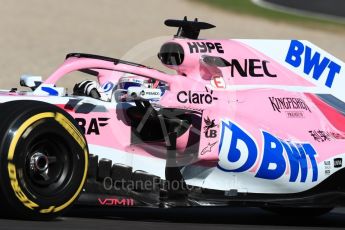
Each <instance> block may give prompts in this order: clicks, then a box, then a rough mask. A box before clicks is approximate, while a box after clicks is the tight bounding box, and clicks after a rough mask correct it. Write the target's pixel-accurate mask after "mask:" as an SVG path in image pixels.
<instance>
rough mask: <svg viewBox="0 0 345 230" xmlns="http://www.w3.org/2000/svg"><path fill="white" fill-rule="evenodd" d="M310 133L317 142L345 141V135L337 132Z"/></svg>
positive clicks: (314, 131)
mask: <svg viewBox="0 0 345 230" xmlns="http://www.w3.org/2000/svg"><path fill="white" fill-rule="evenodd" d="M308 132H309V134H310V135H311V136H312V137H313V138H314V140H315V141H317V142H325V141H331V140H343V139H345V136H344V135H343V134H340V133H336V132H328V131H323V130H309V131H308Z"/></svg>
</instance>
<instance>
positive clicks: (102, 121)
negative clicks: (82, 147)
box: [75, 117, 110, 135]
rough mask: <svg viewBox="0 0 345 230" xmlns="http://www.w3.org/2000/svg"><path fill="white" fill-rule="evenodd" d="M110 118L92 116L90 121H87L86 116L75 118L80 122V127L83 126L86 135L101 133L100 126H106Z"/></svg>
mask: <svg viewBox="0 0 345 230" xmlns="http://www.w3.org/2000/svg"><path fill="white" fill-rule="evenodd" d="M109 119H110V118H107V117H99V118H91V120H90V122H87V120H86V119H85V118H79V117H77V118H75V121H76V122H77V123H78V125H79V127H80V128H81V130H82V132H83V134H85V135H91V134H94V135H99V134H100V127H105V126H107V125H108V122H107V121H108V120H109Z"/></svg>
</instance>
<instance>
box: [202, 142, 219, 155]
mask: <svg viewBox="0 0 345 230" xmlns="http://www.w3.org/2000/svg"><path fill="white" fill-rule="evenodd" d="M217 142H218V141H216V142H213V143H208V145H207V146H206V147H205V148H203V149H202V150H201V152H200V155H205V154H206V153H210V152H212V148H213V147H214V146H215V145H216V144H217Z"/></svg>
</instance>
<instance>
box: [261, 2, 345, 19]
mask: <svg viewBox="0 0 345 230" xmlns="http://www.w3.org/2000/svg"><path fill="white" fill-rule="evenodd" d="M264 1H266V2H270V3H274V4H277V5H281V6H287V7H290V8H293V9H298V10H304V11H309V12H312V13H321V14H325V15H330V16H338V17H344V18H345V1H344V0H264Z"/></svg>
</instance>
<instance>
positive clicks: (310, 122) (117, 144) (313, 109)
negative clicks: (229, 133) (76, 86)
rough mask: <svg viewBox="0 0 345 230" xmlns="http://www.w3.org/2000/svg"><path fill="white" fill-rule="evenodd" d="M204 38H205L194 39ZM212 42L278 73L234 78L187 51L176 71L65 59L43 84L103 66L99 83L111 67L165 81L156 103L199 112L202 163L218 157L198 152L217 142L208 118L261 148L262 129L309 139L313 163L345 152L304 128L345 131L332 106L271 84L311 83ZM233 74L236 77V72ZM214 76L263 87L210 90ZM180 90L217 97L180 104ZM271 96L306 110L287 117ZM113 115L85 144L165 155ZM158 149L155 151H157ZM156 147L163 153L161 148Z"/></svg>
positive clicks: (181, 144) (246, 50) (230, 43)
mask: <svg viewBox="0 0 345 230" xmlns="http://www.w3.org/2000/svg"><path fill="white" fill-rule="evenodd" d="M193 41H194V40H188V39H173V40H172V41H170V42H174V43H178V44H180V45H181V46H182V47H183V49H184V50H185V53H187V52H188V50H189V47H188V45H187V42H193ZM197 41H198V42H203V40H197ZM207 42H211V43H216V42H217V43H221V45H222V47H223V49H224V50H225V52H224V53H217V52H216V50H212V51H211V52H209V53H207V55H210V56H212V55H216V56H220V57H223V58H224V59H227V60H229V59H237V60H239V61H240V62H241V60H242V61H243V60H244V59H249V58H256V59H259V60H266V61H268V62H267V63H266V65H267V66H269V71H270V72H271V73H274V74H277V75H278V77H276V78H272V77H258V78H252V77H241V76H239V75H238V73H235V75H234V76H233V77H231V76H230V72H229V71H230V69H229V68H226V67H225V68H215V67H210V66H207V64H204V63H202V54H200V53H190V54H188V55H185V60H184V62H183V65H181V66H179V67H173V66H168V67H170V68H173V69H175V70H177V73H178V74H177V75H169V74H165V73H163V72H160V71H157V70H154V69H150V68H145V67H140V66H133V65H126V64H121V63H119V64H114V63H112V62H109V61H103V60H95V59H89V58H69V59H67V60H66V61H65V62H64V63H63V65H62V66H61V67H60V68H59V69H58V70H56V71H55V72H54V73H53V74H52V75H51V76H50V77H49V78H48V79H47V80H46V81H45V83H47V84H55V83H56V82H58V80H59V79H60V78H61V77H63V76H64V75H66V74H68V73H69V72H72V71H76V70H79V69H106V70H105V71H103V72H101V74H100V76H99V77H98V81H99V82H100V83H101V84H103V83H106V82H108V81H111V82H117V81H118V76H119V75H116V74H114V72H113V71H119V72H125V73H131V74H135V75H140V76H143V77H147V78H151V79H157V80H159V81H163V82H166V83H168V85H169V90H167V91H166V92H165V94H164V95H163V96H162V98H161V100H160V101H159V105H160V106H162V107H165V108H181V109H189V110H196V111H202V116H203V117H202V120H203V122H202V126H201V133H200V142H199V159H200V160H201V161H209V162H217V161H218V151H219V149H218V145H216V146H215V147H214V148H211V151H210V152H208V153H207V154H201V151H202V150H203V149H204V147H206V146H207V145H208V144H209V143H210V141H211V142H218V143H219V141H220V140H219V135H218V136H217V137H216V138H214V139H213V140H210V139H209V138H206V137H205V135H204V134H203V129H204V127H205V125H206V124H205V122H204V119H206V118H207V117H209V118H211V119H215V121H216V124H217V126H216V127H215V129H216V131H217V133H220V126H221V125H220V124H221V121H222V120H231V121H233V122H235V123H236V124H241V127H242V128H244V129H245V130H247V131H248V132H249V133H250V134H251V135H252V136H253V137H254V139H255V141H256V142H257V144H258V147H259V149H262V148H263V147H262V145H263V143H262V142H263V140H262V133H261V131H262V130H265V131H268V132H269V133H271V134H273V135H275V136H276V137H279V138H280V139H282V140H291V141H299V142H307V143H310V144H312V145H313V146H314V148H315V149H316V150H317V153H318V155H317V158H316V160H317V162H318V163H319V162H322V161H324V160H326V159H329V158H331V157H333V156H336V155H338V154H341V153H344V150H345V141H344V140H343V139H339V140H334V141H332V143H331V144H329V143H328V142H317V141H316V140H314V138H313V137H312V136H311V135H310V133H309V132H308V131H309V130H324V131H328V132H335V133H340V134H343V132H345V125H344V124H345V119H344V117H343V115H341V114H340V113H339V112H337V111H336V110H335V109H333V108H332V107H330V106H328V105H327V104H325V103H324V102H322V101H321V100H320V99H318V98H317V97H315V96H313V95H311V94H305V93H300V92H291V91H285V90H281V89H274V88H271V87H267V86H268V85H270V86H275V85H283V86H303V87H309V86H313V84H312V83H310V82H308V81H307V80H305V79H303V78H302V77H300V76H298V75H297V74H296V73H293V72H292V71H290V70H289V69H287V68H285V67H284V66H282V65H280V64H279V63H277V62H276V61H275V60H272V59H271V58H269V57H267V56H265V55H264V54H262V53H260V52H258V51H257V50H254V49H253V48H251V47H248V46H246V45H245V44H243V43H241V42H239V41H234V40H207ZM260 71H262V69H258V70H257V73H258V74H260V73H261V72H260ZM236 74H237V75H236ZM214 77H216V78H217V77H221V78H222V79H224V82H225V84H226V85H230V86H237V85H262V88H260V87H258V88H256V89H245V90H236V89H235V90H234V89H233V90H230V89H224V88H222V87H220V88H214V87H212V86H211V81H212V79H213V78H214ZM181 91H186V92H188V91H192V92H194V93H195V92H200V93H201V92H203V93H206V92H211V91H212V96H213V97H216V98H217V99H218V100H213V101H212V103H210V104H207V103H204V104H195V103H188V102H186V103H183V104H181V103H180V102H179V101H178V100H177V95H178V93H179V92H181ZM269 97H281V98H301V99H303V101H305V102H306V104H307V105H308V107H309V108H310V111H307V112H305V113H304V117H303V118H299V119H298V118H296V119H289V118H287V117H286V116H285V113H279V112H276V111H274V110H273V109H272V105H271V103H270V101H269V99H268V98H269ZM68 112H69V113H71V114H72V116H78V117H85V118H86V119H90V118H91V117H99V116H105V115H104V114H102V112H95V113H92V114H83V115H80V114H78V115H76V114H75V113H74V112H73V111H68ZM109 112H110V113H111V114H114V116H109V114H107V115H106V116H107V117H110V120H109V125H108V126H107V127H104V129H103V132H102V135H100V136H96V135H89V136H87V139H88V142H89V143H90V144H94V145H100V146H106V147H111V148H116V149H120V150H123V151H125V152H129V153H136V154H140V155H146V156H154V157H159V158H164V157H165V155H164V154H165V150H164V148H163V147H160V148H159V145H160V144H159V143H156V145H157V146H156V147H157V148H155V151H156V152H154V153H153V152H150V151H153V150H152V149H146V147H145V146H144V147H143V146H140V148H136V146H131V145H130V138H129V137H130V131H131V130H130V127H129V126H127V125H124V122H123V121H122V120H121V119H119V117H117V116H116V115H115V114H116V111H115V105H114V110H111V111H109ZM188 138H189V135H188V132H186V133H185V134H184V135H182V136H181V137H179V139H178V151H179V152H180V153H181V154H182V153H183V151H184V149H185V147H186V145H187V144H186V143H187V141H188ZM157 149H158V150H157ZM159 149H160V150H162V152H159ZM260 154H262V153H259V156H258V158H259V159H260V158H261V157H262V156H261V155H260ZM259 162H260V161H259V160H258V161H256V165H255V167H254V168H253V169H252V170H255V169H256V168H257V167H258V164H259Z"/></svg>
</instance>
